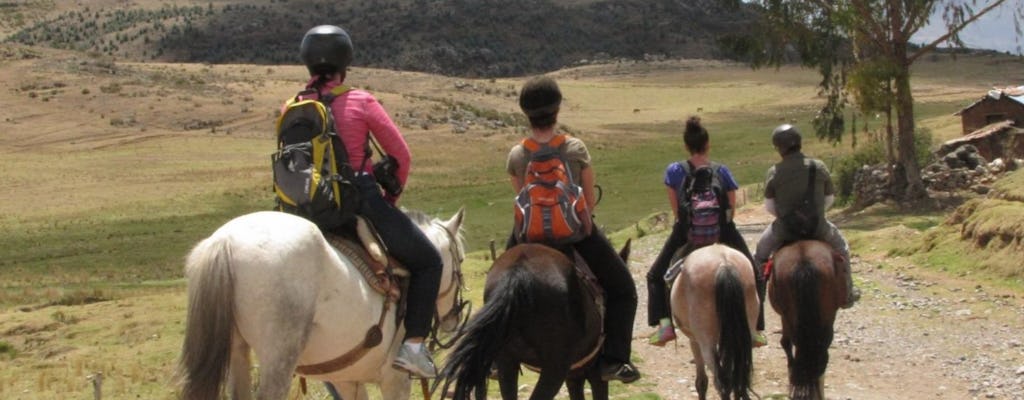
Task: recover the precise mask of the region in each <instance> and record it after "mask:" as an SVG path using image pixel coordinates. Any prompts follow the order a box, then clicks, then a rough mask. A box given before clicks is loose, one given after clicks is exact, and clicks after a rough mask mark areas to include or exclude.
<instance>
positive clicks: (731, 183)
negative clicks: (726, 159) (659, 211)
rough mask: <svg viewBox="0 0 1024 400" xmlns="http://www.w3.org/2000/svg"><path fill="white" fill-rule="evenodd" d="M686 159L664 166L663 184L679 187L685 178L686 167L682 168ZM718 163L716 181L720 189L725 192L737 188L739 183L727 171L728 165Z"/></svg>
mask: <svg viewBox="0 0 1024 400" xmlns="http://www.w3.org/2000/svg"><path fill="white" fill-rule="evenodd" d="M685 162H686V161H680V162H674V163H671V164H669V165H668V167H667V168H665V186H668V187H669V188H672V189H679V186H680V185H682V184H683V180H685V179H686V169H684V168H683V163H685ZM716 165H718V171H716V172H717V173H718V182H719V184H721V185H722V190H724V191H725V192H726V193H728V192H731V191H734V190H736V189H739V188H740V186H739V184H737V183H736V178H734V177H733V176H732V172H731V171H729V167H726V166H725V165H723V164H716Z"/></svg>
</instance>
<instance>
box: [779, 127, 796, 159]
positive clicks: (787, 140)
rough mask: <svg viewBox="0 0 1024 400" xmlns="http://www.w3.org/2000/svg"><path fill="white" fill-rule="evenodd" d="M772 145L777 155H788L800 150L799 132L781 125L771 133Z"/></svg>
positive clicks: (794, 128)
mask: <svg viewBox="0 0 1024 400" xmlns="http://www.w3.org/2000/svg"><path fill="white" fill-rule="evenodd" d="M772 145H774V146H775V149H776V150H778V151H779V154H783V155H785V154H789V153H791V152H793V151H798V150H800V132H797V130H796V127H795V126H793V125H790V124H782V125H779V126H778V127H776V128H775V130H774V131H772Z"/></svg>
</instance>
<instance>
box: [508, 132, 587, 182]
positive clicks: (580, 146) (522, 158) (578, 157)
mask: <svg viewBox="0 0 1024 400" xmlns="http://www.w3.org/2000/svg"><path fill="white" fill-rule="evenodd" d="M561 149H562V150H561V151H562V157H563V159H564V160H565V162H566V163H568V164H569V165H568V167H569V171H570V173H572V177H573V180H575V181H576V183H577V184H579V183H580V174H581V173H582V172H583V170H584V169H585V168H587V167H589V166H590V152H588V151H587V145H586V144H584V143H583V141H582V140H580V139H577V138H574V137H572V136H567V137H566V138H565V143H563V144H562V147H561ZM529 153H530V152H529V151H527V150H526V148H525V147H523V144H522V143H521V142H520V143H518V144H516V145H515V146H513V147H512V150H511V151H509V153H508V162H507V163H506V164H505V170H506V171H507V172H508V174H509V175H512V176H516V177H519V178H520V179H522V178H523V177H524V176H525V175H526V164H528V163H529V162H530V154H529Z"/></svg>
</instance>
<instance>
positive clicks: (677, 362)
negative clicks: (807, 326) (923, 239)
mask: <svg viewBox="0 0 1024 400" xmlns="http://www.w3.org/2000/svg"><path fill="white" fill-rule="evenodd" d="M743 211H744V210H741V213H740V214H739V215H738V216H737V221H742V222H747V224H741V231H743V233H744V235H745V237H746V238H747V241H748V244H749V245H750V246H751V249H753V246H754V245H755V244H756V239H757V237H758V236H759V235H760V231H761V229H762V228H763V225H759V224H757V223H756V222H764V221H766V220H765V219H762V218H752V219H747V218H746V217H761V215H758V214H759V213H758V212H757V211H756V210H750V211H747V212H746V213H744V212H743ZM751 221H754V223H751ZM665 235H666V233H661V234H657V235H651V236H647V237H644V238H641V239H640V240H638V241H636V242H635V243H634V247H633V249H634V250H633V253H632V254H631V259H630V269H631V271H632V272H633V278H634V280H635V281H636V283H637V289H638V295H639V297H640V301H639V303H640V304H639V306H638V309H637V317H636V323H635V325H634V341H633V354H634V358H635V359H638V360H639V363H638V366H639V368H640V370H641V373H642V374H643V378H642V379H641V380H640V381H639V382H637V383H635V384H634V386H635V388H630V389H629V390H630V391H631V392H651V393H656V394H658V395H660V396H661V398H663V399H693V398H697V395H696V391H695V389H694V386H693V385H694V377H695V370H694V368H695V367H694V365H693V364H692V359H693V357H692V354H691V353H690V349H689V342H688V340H686V339H685V336H682V335H681V334H680V335H681V338H680V340H678V341H677V342H676V344H675V345H672V344H669V345H668V346H666V347H664V348H659V347H654V346H650V345H648V344H647V343H646V339H647V337H648V336H649V334H650V333H651V332H652V331H653V329H652V328H650V327H647V326H646V321H647V315H646V310H647V291H646V287H645V286H646V284H645V283H646V280H645V278H644V275H645V274H646V272H647V269H648V268H649V266H650V263H651V262H653V261H654V258H655V257H656V256H657V252H658V250H659V249H660V248H661V245H662V242H663V241H664V239H665ZM853 256H854V260H853V269H854V279H855V281H856V282H857V283H858V286H859V287H861V289H862V291H863V297H862V299H861V301H860V302H859V303H858V304H857V305H855V306H854V307H853V308H851V309H849V310H842V311H840V313H839V316H838V318H837V321H836V324H835V331H836V333H835V338H834V340H833V343H832V346H831V348H830V351H829V355H830V360H829V364H828V369H827V371H826V373H825V385H826V386H825V394H826V397H827V398H828V399H858V400H859V399H879V400H882V399H896V398H899V399H1018V400H1019V399H1024V344H1022V339H1020V334H1021V332H1022V329H1024V297H1022V296H1021V295H1020V294H1017V293H1012V292H1009V291H1006V290H1003V289H997V288H990V287H984V286H981V285H978V284H976V283H974V282H972V281H971V280H970V278H969V277H966V278H957V277H950V276H948V275H943V274H941V273H937V272H934V271H931V270H926V269H923V268H920V267H917V266H914V265H911V264H910V263H909V262H907V261H906V260H903V259H900V258H885V257H881V256H871V255H863V256H862V255H861V254H860V252H858V250H857V249H853ZM765 307H766V310H765V313H766V316H765V317H766V328H767V329H766V333H767V334H768V335H767V336H768V341H769V345H768V346H765V347H762V348H759V349H755V350H754V384H753V388H754V390H755V391H756V392H757V393H758V394H759V395H760V396H761V397H762V398H776V399H777V398H787V397H786V394H787V393H788V391H787V382H788V378H787V374H786V356H785V354H784V353H783V351H782V348H781V346H780V345H779V339H780V337H781V324H780V322H779V318H778V315H777V314H776V313H775V312H774V311H773V310H771V307H770V305H769V304H765ZM709 392H714V389H713V388H709ZM709 397H710V398H717V395H716V394H714V393H712V394H709Z"/></svg>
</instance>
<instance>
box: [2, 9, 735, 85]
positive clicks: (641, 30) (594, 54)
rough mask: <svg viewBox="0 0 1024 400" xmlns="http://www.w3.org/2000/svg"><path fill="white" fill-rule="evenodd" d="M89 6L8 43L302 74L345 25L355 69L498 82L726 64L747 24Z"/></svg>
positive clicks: (616, 13)
mask: <svg viewBox="0 0 1024 400" xmlns="http://www.w3.org/2000/svg"><path fill="white" fill-rule="evenodd" d="M123 7H124V6H123V3H122V4H120V5H119V6H118V7H116V8H115V7H107V8H102V7H95V6H93V7H91V8H90V7H89V6H83V7H81V9H76V10H72V11H66V12H63V13H60V14H58V15H48V16H46V18H45V19H43V20H40V21H37V22H36V23H34V24H29V25H27V27H25V28H23V29H20V30H18V31H17V32H16V33H14V34H12V35H10V36H9V37H8V38H7V41H12V42H19V43H23V44H29V45H42V46H50V47H58V48H67V49H77V50H81V51H89V52H97V53H102V54H107V55H111V56H114V57H117V58H119V59H129V60H136V61H150V60H158V61H168V62H207V63H255V64H297V63H298V54H297V53H298V44H299V41H300V39H301V37H302V35H303V33H305V31H306V30H307V29H309V28H311V27H313V26H315V25H319V24H335V25H341V26H343V27H344V28H345V29H346V30H348V31H349V33H350V34H351V36H352V38H353V41H354V43H355V48H356V54H355V62H354V64H355V65H359V66H371V67H381V68H390V69H400V70H412V71H423V72H430V73H437V74H444V75H455V76H469V77H488V76H515V75H523V74H529V73H537V72H542V71H549V70H554V69H558V68H562V67H565V66H569V65H574V64H576V63H580V62H583V61H588V60H595V59H600V60H612V59H620V58H625V59H643V58H651V57H671V58H721V57H722V55H723V54H722V52H721V51H720V50H718V45H717V39H716V38H717V37H719V36H720V35H721V34H724V33H730V32H736V31H738V30H742V29H744V27H745V26H747V25H748V22H749V21H750V20H751V16H750V14H749V13H746V12H742V11H733V10H727V9H725V8H724V7H722V6H721V2H719V1H716V0H606V1H587V0H562V1H554V0H517V1H514V2H513V1H507V0H385V1H371V0H349V1H322V0H321V1H314V0H263V1H231V0H222V1H218V2H216V3H213V2H211V3H206V4H205V5H194V6H171V5H162V6H150V7H148V8H147V7H143V6H137V7H136V8H128V9H124V8H123Z"/></svg>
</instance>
